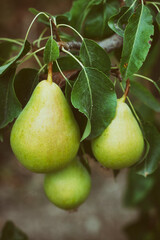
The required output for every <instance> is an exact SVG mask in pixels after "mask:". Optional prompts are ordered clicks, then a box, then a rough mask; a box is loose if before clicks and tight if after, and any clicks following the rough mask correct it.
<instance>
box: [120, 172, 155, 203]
mask: <svg viewBox="0 0 160 240" xmlns="http://www.w3.org/2000/svg"><path fill="white" fill-rule="evenodd" d="M154 183H155V179H154V177H153V176H148V177H147V178H144V177H142V176H140V175H137V173H136V172H135V170H134V169H132V170H130V171H129V174H128V179H127V189H126V193H125V196H124V203H125V205H126V206H127V207H134V206H136V205H137V204H139V203H141V202H143V200H144V199H145V198H146V197H147V195H148V194H149V192H150V191H151V190H152V188H153V185H154Z"/></svg>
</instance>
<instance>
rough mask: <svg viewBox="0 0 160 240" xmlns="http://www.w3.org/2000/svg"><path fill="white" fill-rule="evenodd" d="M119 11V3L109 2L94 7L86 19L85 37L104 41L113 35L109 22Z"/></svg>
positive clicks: (110, 0) (109, 0) (112, 0)
mask: <svg viewBox="0 0 160 240" xmlns="http://www.w3.org/2000/svg"><path fill="white" fill-rule="evenodd" d="M118 9H119V2H118V1H114V0H108V1H107V2H102V3H101V4H99V5H96V6H93V7H92V9H91V11H90V12H89V14H88V16H87V17H86V19H85V23H84V28H83V35H84V36H85V37H87V38H92V39H96V40H97V39H99V40H100V39H104V38H105V37H107V36H110V35H111V34H112V30H111V29H110V28H109V27H108V24H107V23H108V20H109V18H110V17H111V16H113V15H115V14H116V13H117V11H118Z"/></svg>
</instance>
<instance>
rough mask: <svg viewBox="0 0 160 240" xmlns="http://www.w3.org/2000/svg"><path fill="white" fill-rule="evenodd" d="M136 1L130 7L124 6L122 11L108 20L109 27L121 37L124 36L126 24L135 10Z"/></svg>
mask: <svg viewBox="0 0 160 240" xmlns="http://www.w3.org/2000/svg"><path fill="white" fill-rule="evenodd" d="M135 4H136V1H134V2H133V4H132V5H131V6H130V7H129V8H128V7H122V8H121V9H120V12H119V13H118V14H117V15H115V16H113V17H111V18H110V19H109V21H108V25H109V27H110V28H111V29H112V30H113V31H114V32H115V33H117V34H118V35H120V36H121V37H123V36H124V30H125V25H126V24H127V23H128V19H129V18H130V16H131V14H132V13H133V12H134V9H135Z"/></svg>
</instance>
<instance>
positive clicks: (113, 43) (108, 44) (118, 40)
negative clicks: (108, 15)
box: [58, 34, 123, 52]
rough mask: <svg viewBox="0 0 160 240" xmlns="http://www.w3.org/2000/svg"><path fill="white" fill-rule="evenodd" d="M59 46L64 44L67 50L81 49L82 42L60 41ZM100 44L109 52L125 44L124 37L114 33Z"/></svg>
mask: <svg viewBox="0 0 160 240" xmlns="http://www.w3.org/2000/svg"><path fill="white" fill-rule="evenodd" d="M58 44H59V46H63V47H64V48H65V49H67V50H71V49H75V50H80V48H81V45H82V43H81V42H75V41H72V42H59V43H58ZM98 44H99V45H100V46H101V47H102V48H104V49H105V50H106V51H107V52H110V51H113V50H114V49H116V48H119V47H121V46H122V44H123V38H122V37H120V36H119V35H117V34H114V35H112V36H111V37H109V38H106V39H105V40H103V41H100V42H98Z"/></svg>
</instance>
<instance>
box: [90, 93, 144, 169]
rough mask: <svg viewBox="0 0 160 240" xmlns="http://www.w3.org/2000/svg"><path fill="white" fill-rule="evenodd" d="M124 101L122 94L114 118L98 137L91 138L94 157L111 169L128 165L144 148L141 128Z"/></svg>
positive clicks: (132, 162)
mask: <svg viewBox="0 0 160 240" xmlns="http://www.w3.org/2000/svg"><path fill="white" fill-rule="evenodd" d="M124 101H125V97H124V96H123V97H122V98H121V99H119V100H118V101H117V109H116V115H115V118H114V119H113V120H112V122H111V123H110V125H109V126H108V127H107V128H106V129H105V130H104V132H103V133H102V134H101V135H100V136H99V137H97V138H96V139H94V140H92V151H93V154H94V156H95V158H96V159H97V160H98V161H99V162H100V163H101V164H102V165H103V166H105V167H107V168H111V169H121V168H125V167H130V166H131V165H133V164H135V163H136V162H137V161H138V160H139V159H140V157H141V156H142V153H143V150H144V139H143V135H142V132H141V129H140V127H139V125H138V123H137V121H136V119H135V118H134V116H133V114H132V112H131V110H130V108H129V107H128V105H127V104H126V103H125V102H124Z"/></svg>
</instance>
